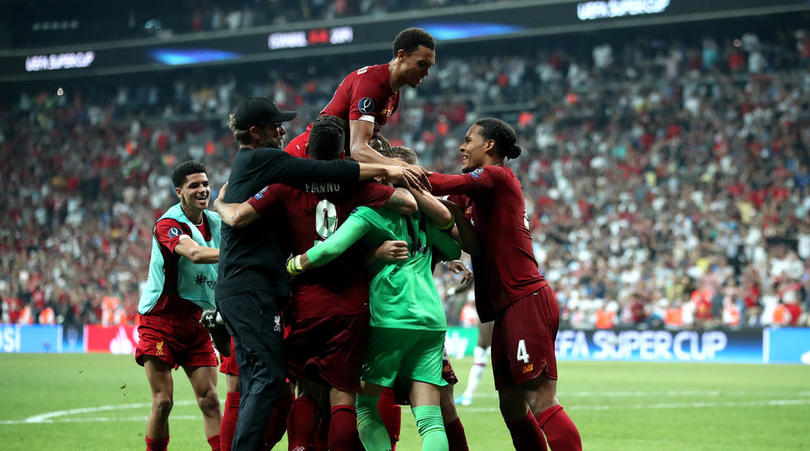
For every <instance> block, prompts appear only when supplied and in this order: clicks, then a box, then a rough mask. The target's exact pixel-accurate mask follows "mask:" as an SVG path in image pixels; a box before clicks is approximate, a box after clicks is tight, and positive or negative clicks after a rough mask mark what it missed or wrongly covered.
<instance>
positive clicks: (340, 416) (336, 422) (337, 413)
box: [329, 406, 357, 451]
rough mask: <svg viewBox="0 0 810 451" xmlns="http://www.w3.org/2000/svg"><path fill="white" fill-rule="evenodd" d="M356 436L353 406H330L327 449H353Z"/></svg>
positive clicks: (343, 450)
mask: <svg viewBox="0 0 810 451" xmlns="http://www.w3.org/2000/svg"><path fill="white" fill-rule="evenodd" d="M356 438H357V411H356V410H355V408H354V406H334V407H332V418H331V421H330V422H329V449H330V450H331V451H353V450H354V444H355V439H356Z"/></svg>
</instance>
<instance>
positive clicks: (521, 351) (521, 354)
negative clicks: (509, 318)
mask: <svg viewBox="0 0 810 451" xmlns="http://www.w3.org/2000/svg"><path fill="white" fill-rule="evenodd" d="M517 360H522V361H523V363H529V353H528V352H526V340H520V341H519V342H518V346H517Z"/></svg>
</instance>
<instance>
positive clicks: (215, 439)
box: [208, 426, 230, 451]
mask: <svg viewBox="0 0 810 451" xmlns="http://www.w3.org/2000/svg"><path fill="white" fill-rule="evenodd" d="M221 428H222V427H221V426H220V429H221ZM208 444H209V445H211V451H219V449H220V448H219V447H220V444H219V434H217V435H212V436H211V437H208ZM229 448H230V447H229Z"/></svg>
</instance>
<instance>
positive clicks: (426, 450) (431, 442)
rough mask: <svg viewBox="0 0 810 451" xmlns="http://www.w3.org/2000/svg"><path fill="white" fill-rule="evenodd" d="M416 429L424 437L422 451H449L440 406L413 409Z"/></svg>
mask: <svg viewBox="0 0 810 451" xmlns="http://www.w3.org/2000/svg"><path fill="white" fill-rule="evenodd" d="M411 410H412V411H413V416H414V417H416V427H417V429H419V435H421V436H422V451H447V450H448V445H447V433H446V432H445V431H444V421H443V420H442V409H441V408H440V407H439V406H419V407H414V408H412V409H411Z"/></svg>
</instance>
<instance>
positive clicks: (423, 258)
mask: <svg viewBox="0 0 810 451" xmlns="http://www.w3.org/2000/svg"><path fill="white" fill-rule="evenodd" d="M358 240H362V241H363V242H364V243H366V244H368V245H369V246H372V247H377V246H379V245H380V244H382V242H383V241H386V240H401V241H406V242H407V243H408V251H409V256H408V259H407V260H403V261H399V262H384V261H380V260H375V261H373V262H372V263H371V264H370V266H369V272H370V276H371V282H370V284H369V299H370V304H371V325H372V326H374V327H386V328H397V329H422V330H446V329H447V320H446V319H445V315H444V308H443V307H442V302H441V300H440V299H439V295H438V293H437V292H436V286H435V285H434V283H433V267H432V264H431V263H432V260H433V256H434V252H438V253H439V254H440V255H437V257H438V258H439V259H441V260H454V259H457V258H459V256H460V255H461V247H460V246H459V244H458V243H457V242H456V241H455V240H454V239H453V238H452V237H451V236H450V234H449V233H447V232H445V231H442V230H440V229H438V228H437V227H436V226H434V225H433V223H432V222H430V221H429V220H427V219H425V218H421V217H420V214H419V212H417V213H414V214H412V215H401V214H399V213H397V212H394V211H390V210H388V209H384V208H381V209H376V208H371V207H358V208H357V209H355V210H354V211H353V212H352V214H351V215H350V216H349V218H348V219H347V220H346V221H345V222H344V223H343V225H341V226H340V228H338V230H337V231H336V232H335V233H334V234H333V235H332V236H330V237H329V238H328V239H327V240H326V241H324V242H322V243H320V244H318V245H316V246H315V247H313V248H312V249H310V250H309V251H307V258H308V259H309V261H310V262H311V263H312V264H313V266H316V267H317V266H322V265H325V264H326V263H328V262H329V261H331V260H332V259H334V258H336V257H337V256H338V255H340V254H341V253H342V252H343V251H345V250H346V249H348V248H349V246H351V245H352V244H353V243H355V242H356V241H358Z"/></svg>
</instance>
